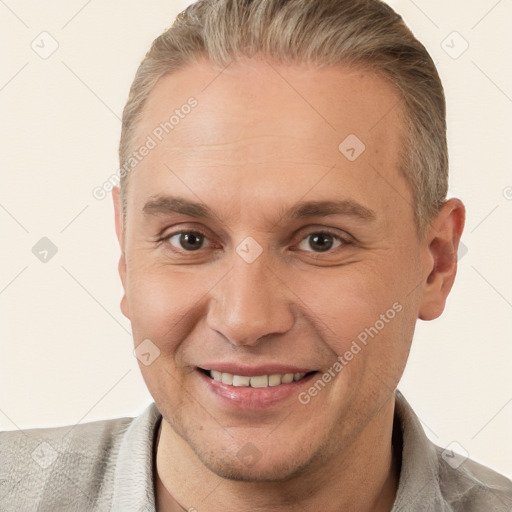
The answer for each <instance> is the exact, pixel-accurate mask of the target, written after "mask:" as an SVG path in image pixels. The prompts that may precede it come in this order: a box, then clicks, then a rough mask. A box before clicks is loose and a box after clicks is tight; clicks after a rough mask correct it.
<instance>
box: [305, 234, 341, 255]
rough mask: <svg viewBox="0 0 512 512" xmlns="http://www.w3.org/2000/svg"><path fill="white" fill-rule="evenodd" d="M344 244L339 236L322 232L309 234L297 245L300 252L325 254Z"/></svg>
mask: <svg viewBox="0 0 512 512" xmlns="http://www.w3.org/2000/svg"><path fill="white" fill-rule="evenodd" d="M344 243H345V242H344V240H342V239H341V238H340V237H339V236H337V235H333V234H331V233H326V232H323V231H318V232H314V233H310V234H309V235H307V236H306V237H305V238H304V239H303V240H301V242H300V244H299V249H300V250H302V251H307V252H311V250H312V251H313V252H327V251H329V250H331V249H332V248H333V247H334V248H337V247H339V246H341V245H343V244H344Z"/></svg>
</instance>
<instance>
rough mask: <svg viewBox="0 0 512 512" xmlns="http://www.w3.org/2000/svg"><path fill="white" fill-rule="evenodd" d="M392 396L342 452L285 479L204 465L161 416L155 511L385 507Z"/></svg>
mask: <svg viewBox="0 0 512 512" xmlns="http://www.w3.org/2000/svg"><path fill="white" fill-rule="evenodd" d="M393 412H394V399H393V400H390V402H389V403H387V404H386V405H385V406H384V407H383V408H382V409H381V410H380V411H379V412H378V413H377V415H376V416H375V417H374V418H373V420H372V421H371V422H370V423H369V424H368V425H367V426H366V428H365V429H364V430H363V431H362V432H361V433H360V435H359V436H358V437H357V438H356V439H355V440H354V441H353V442H352V443H351V444H350V445H349V447H348V449H347V450H344V452H343V453H338V454H334V455H333V456H331V457H330V458H329V459H327V458H325V457H322V460H319V461H316V462H315V463H312V467H310V468H309V469H308V470H307V472H306V471H304V472H302V473H301V474H300V475H297V476H296V477H294V478H293V479H290V480H288V481H286V482H283V481H280V482H263V483H262V482H238V481H231V480H227V479H224V478H221V477H219V476H218V475H216V474H215V473H213V472H211V471H210V470H209V469H208V468H206V467H205V466H204V465H203V464H202V463H201V461H200V460H199V459H198V458H197V457H196V455H195V454H194V452H193V451H192V450H191V449H190V447H189V446H188V444H187V443H186V442H185V441H184V440H183V439H182V438H181V437H179V436H178V435H177V434H176V433H175V432H174V430H173V429H172V428H171V427H170V425H169V424H168V423H167V422H166V421H165V420H164V419H163V418H162V422H161V430H160V432H159V434H158V436H159V437H158V440H157V456H156V470H157V472H158V477H159V478H158V479H157V485H156V503H157V510H158V512H175V511H178V512H181V511H182V510H194V509H197V510H203V509H204V510H208V511H211V512H217V511H219V512H220V511H223V512H231V511H233V512H234V511H239V510H251V511H266V512H270V511H274V510H275V511H283V512H284V511H292V510H297V504H300V510H301V511H304V512H313V511H318V510H323V511H325V512H337V511H339V510H343V511H344V512H389V511H390V510H391V509H392V507H393V503H394V500H395V495H396V491H397V487H398V476H399V461H397V460H396V459H395V457H394V454H393V447H392V443H391V439H392V428H393Z"/></svg>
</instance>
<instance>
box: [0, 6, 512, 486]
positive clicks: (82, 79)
mask: <svg viewBox="0 0 512 512" xmlns="http://www.w3.org/2000/svg"><path fill="white" fill-rule="evenodd" d="M390 3H391V5H392V6H393V7H395V8H396V9H397V10H398V11H399V12H400V13H401V14H402V16H403V17H404V19H405V20H406V22H407V23H408V24H409V25H410V26H411V28H412V29H413V31H414V32H415V34H416V35H417V36H418V37H419V38H420V39H421V40H422V41H423V42H424V44H426V46H427V47H428V49H429V51H430V52H431V55H432V56H433V59H434V61H435V62H436V63H437V65H438V68H439V70H440V73H441V76H442V78H443V80H444V84H445V89H446V94H447V101H448V118H449V143H450V151H451V153H450V155H451V194H452V195H456V196H458V197H460V198H462V199H463V200H464V201H465V203H466V205H467V208H468V218H467V228H466V232H465V234H464V237H463V242H464V244H465V246H466V247H467V253H466V254H465V255H463V257H462V258H461V260H460V269H459V275H458V279H457V282H456V285H455V288H454V290H453V292H452V294H451V297H450V299H449V302H448V307H447V310H446V312H445V314H444V315H443V316H442V317H441V318H440V319H439V320H437V321H434V322H430V323H423V322H419V323H418V326H417V334H416V338H415V343H414V345H413V350H412V353H411V357H410V361H409V365H408V368H407V370H406V373H405V375H404V378H403V381H402V383H401V386H400V389H401V390H402V392H403V393H404V395H405V396H406V397H407V398H408V400H409V401H410V402H411V403H412V405H413V406H414V408H415V409H416V411H417V413H418V415H419V416H420V418H421V420H422V421H423V423H424V425H425V428H426V431H427V433H428V435H429V436H430V437H431V438H432V439H433V440H434V441H435V442H436V443H437V444H439V445H441V446H447V445H448V444H450V443H452V442H454V441H455V442H457V443H458V445H457V446H459V445H460V447H462V448H460V447H459V448H456V449H459V450H461V449H462V450H466V451H467V452H469V454H470V456H471V457H473V458H474V459H476V460H478V461H481V462H483V463H485V464H487V465H490V466H491V467H493V468H495V469H497V470H499V471H501V472H503V473H505V474H507V475H508V476H509V477H512V435H511V434H510V432H511V431H512V379H511V373H510V367H511V361H512V344H511V339H512V336H511V329H512V267H511V265H510V261H511V258H510V252H511V249H512V229H511V224H512V222H511V219H512V200H511V199H512V173H511V163H512V158H511V156H510V148H511V142H512V140H511V133H512V122H511V118H512V66H511V65H510V54H511V52H512V35H511V32H512V31H511V30H510V26H509V25H510V20H511V19H512V3H511V2H510V1H509V0H501V1H497V0H478V1H476V0H451V1H450V2H446V1H441V0H438V1H431V0H429V1H427V0H415V1H414V2H413V1H411V0H394V1H393V2H390ZM185 6H186V2H177V1H174V2H173V1H162V0H159V1H156V0H155V1H152V2H134V1H122V2H121V1H120V0H117V1H114V0H108V1H105V0H104V1H101V2H100V1H94V0H93V1H88V2H86V1H83V0H80V1H79V0H73V1H70V0H68V1H63V0H60V1H57V0H54V1H48V2H44V3H42V4H39V3H36V2H29V1H26V0H23V1H18V2H14V0H5V1H3V0H0V34H1V38H2V39H1V41H0V48H1V49H2V55H1V58H2V66H1V69H0V107H1V111H2V115H1V121H0V125H1V127H0V129H1V133H0V139H1V141H2V150H1V152H0V158H1V172H2V179H1V183H2V187H1V189H0V223H1V230H2V240H3V242H2V251H1V262H0V311H1V315H2V322H1V327H0V329H1V332H0V339H1V357H0V428H2V429H15V428H26V427H34V426H53V425H64V424H74V423H77V422H86V421H93V420H97V419H104V418H113V417H119V416H133V415H137V414H138V413H140V412H141V411H142V409H143V408H144V407H145V406H146V405H147V404H148V403H149V402H150V401H151V396H150V395H149V393H148V392H147V390H146V387H145V384H144V382H143V380H142V378H141V376H140V372H139V369H138V366H137V361H136V359H135V357H134V355H133V351H132V339H131V335H130V325H129V322H128V321H127V320H126V319H125V318H124V317H123V316H122V314H121V312H120V310H119V300H120V297H121V285H120V281H119V278H118V275H117V267H116V265H117V258H118V248H117V244H116V240H115V234H114V225H113V209H112V205H111V201H110V198H108V199H104V200H102V201H100V200H97V199H95V198H94V197H93V196H92V190H93V188H94V187H96V186H98V185H101V184H102V183H103V182H104V181H105V180H106V179H107V178H108V177H109V176H110V175H111V174H112V173H113V172H115V170H116V169H117V161H116V149H117V144H118V139H119V130H120V122H119V117H120V115H121V111H122V108H123V105H124V102H125V100H126V96H127V92H128V88H129V85H130V82H131V80H132V78H133V74H134V72H135V69H136V67H137V65H138V63H139V61H140V60H141V58H142V57H143V55H144V53H145V51H146V49H147V47H148V46H149V44H150V42H151V41H152V40H153V39H154V38H155V37H156V36H157V35H158V34H159V33H160V32H161V31H163V29H164V28H166V27H167V26H168V25H170V23H171V22H172V20H173V18H174V16H175V15H176V14H177V12H179V10H181V9H182V8H184V7H185ZM43 31H46V32H48V33H49V34H50V36H48V35H43V36H40V33H41V32H43ZM454 31H456V32H457V33H458V34H459V35H457V34H453V32H454ZM42 38H45V39H42ZM32 41H34V43H33V44H34V46H35V47H36V48H38V51H39V52H40V53H42V52H44V51H46V52H48V51H50V50H51V49H52V44H53V45H56V44H57V43H58V48H57V50H56V51H55V52H54V53H53V54H52V55H50V56H48V57H47V58H45V59H43V58H41V57H40V55H39V54H38V53H36V51H34V50H33V49H32V47H31V44H32ZM54 41H56V42H57V43H55V42H54ZM443 41H444V43H443ZM466 42H467V44H469V47H468V48H467V50H466V51H465V52H464V53H462V54H461V55H460V56H458V54H459V53H460V52H461V51H462V50H463V49H464V48H465V46H466ZM44 56H46V55H44ZM454 57H457V58H454ZM42 237H47V238H49V239H50V240H51V241H52V242H53V244H55V246H56V247H57V248H58V252H57V254H56V255H55V256H53V257H52V258H51V259H49V261H47V262H46V263H43V262H41V261H40V260H39V259H38V258H36V256H35V255H34V254H33V253H32V247H33V246H34V245H35V244H36V243H37V242H38V241H39V240H40V239H41V238H42Z"/></svg>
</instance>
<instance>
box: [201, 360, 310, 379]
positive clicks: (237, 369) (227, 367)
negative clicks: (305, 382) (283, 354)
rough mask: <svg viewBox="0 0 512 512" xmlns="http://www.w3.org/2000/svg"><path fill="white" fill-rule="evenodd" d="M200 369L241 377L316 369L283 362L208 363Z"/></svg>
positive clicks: (304, 371)
mask: <svg viewBox="0 0 512 512" xmlns="http://www.w3.org/2000/svg"><path fill="white" fill-rule="evenodd" d="M198 368H200V369H201V370H216V371H218V372H221V373H230V374H231V375H240V376H242V377H257V376H259V375H275V374H280V375H284V374H286V373H310V372H314V371H316V370H314V369H312V368H305V367H303V366H290V365H284V364H275V363H272V364H263V365H258V366H248V365H247V366H246V365H241V364H235V363H209V364H205V365H201V366H198Z"/></svg>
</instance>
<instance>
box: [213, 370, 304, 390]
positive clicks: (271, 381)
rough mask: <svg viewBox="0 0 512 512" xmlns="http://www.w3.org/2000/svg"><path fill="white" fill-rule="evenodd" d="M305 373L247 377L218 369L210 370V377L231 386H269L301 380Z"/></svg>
mask: <svg viewBox="0 0 512 512" xmlns="http://www.w3.org/2000/svg"><path fill="white" fill-rule="evenodd" d="M304 375H306V374H305V373H285V374H284V375H280V374H273V375H258V376H257V377H246V376H244V375H232V374H231V373H223V372H219V371H217V370H210V377H211V378H212V379H214V380H216V381H218V382H222V383H223V384H229V385H230V386H237V387H240V386H246V387H247V386H251V387H252V388H266V387H269V386H279V385H280V384H289V383H290V382H293V381H294V380H300V379H302V377H304Z"/></svg>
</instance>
